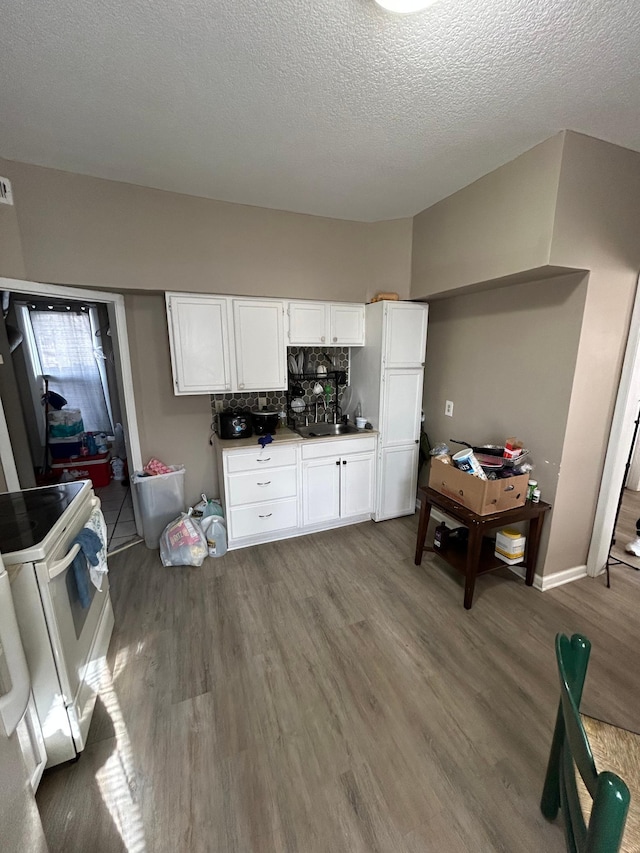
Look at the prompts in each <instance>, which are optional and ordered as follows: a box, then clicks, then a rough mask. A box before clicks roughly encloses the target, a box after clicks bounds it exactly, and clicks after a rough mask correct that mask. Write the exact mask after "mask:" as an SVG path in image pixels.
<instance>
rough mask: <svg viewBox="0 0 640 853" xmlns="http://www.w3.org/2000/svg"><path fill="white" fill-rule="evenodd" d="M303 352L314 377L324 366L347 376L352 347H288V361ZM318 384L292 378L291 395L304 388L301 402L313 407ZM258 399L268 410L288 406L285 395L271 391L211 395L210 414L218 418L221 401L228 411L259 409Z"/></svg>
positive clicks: (341, 388)
mask: <svg viewBox="0 0 640 853" xmlns="http://www.w3.org/2000/svg"><path fill="white" fill-rule="evenodd" d="M300 350H304V351H305V353H306V356H307V363H308V368H309V372H310V373H314V372H315V371H316V369H317V367H318V366H319V365H321V364H324V365H325V366H326V368H327V370H331V369H333V370H344V371H345V372H346V373H347V376H348V371H349V347H330V348H328V349H327V348H326V347H325V348H323V347H287V361H288V357H289V356H290V355H293V356H294V357H296V356H297V355H298V354H299V352H300ZM324 352H327V353H328V354H329V355H330V356H331V357H332V358H333V363H334V366H333V368H331V367H330V365H329V362H328V360H327V358H326V357H325V356H324V355H323V353H324ZM321 381H322V380H321ZM315 382H316V379H315V378H312V379H298V378H297V377H295V376H291V375H289V391H290V392H291V390H292V389H293V387H294V386H296V385H298V386H301V387H302V390H303V394H302V395H301V396H302V399H303V400H304V402H305V403H306V404H307V405H308V406H311V405H312V404H313V403H314V402H315V400H316V398H315V396H314V394H313V393H312V389H313V386H314V384H315ZM343 390H344V386H341V387H340V396H341V395H342V391H343ZM258 397H266V400H267V407H268V408H273V409H282V408H285V407H286V406H287V402H288V397H287V393H286V391H269V390H268V389H265V390H264V391H259V392H254V393H252V394H250V395H245V396H240V395H239V394H212V395H211V411H212V413H213V414H215V411H216V401H218V400H221V401H222V403H223V406H224V408H225V409H227V408H232V409H257V408H258ZM290 397H291V394H289V398H290ZM289 414H291V413H289Z"/></svg>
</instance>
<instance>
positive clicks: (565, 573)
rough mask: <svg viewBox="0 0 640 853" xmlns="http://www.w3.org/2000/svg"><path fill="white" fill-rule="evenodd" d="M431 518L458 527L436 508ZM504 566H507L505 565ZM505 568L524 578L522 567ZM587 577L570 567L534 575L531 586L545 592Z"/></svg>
mask: <svg viewBox="0 0 640 853" xmlns="http://www.w3.org/2000/svg"><path fill="white" fill-rule="evenodd" d="M431 518H432V519H433V520H434V521H437V522H438V523H441V522H443V521H444V522H449V523H450V524H451V523H453V524H455V525H456V526H459V523H458V522H456V521H455V520H454V519H452V518H451V517H450V516H448V515H445V514H444V513H443V512H441V511H440V510H439V509H437V508H436V507H432V509H431ZM505 565H507V564H506V563H505ZM507 568H509V569H511V571H512V572H513V573H514V574H516V575H518V577H520V578H524V566H507ZM586 577H587V567H586V565H585V566H572V567H571V568H570V569H562V571H560V572H552V573H551V574H549V575H538V574H536V575H534V576H533V586H534V588H535V589H538V590H540V592H546V591H547V590H548V589H555V587H557V586H562V584H565V583H571V581H577V580H579V578H586Z"/></svg>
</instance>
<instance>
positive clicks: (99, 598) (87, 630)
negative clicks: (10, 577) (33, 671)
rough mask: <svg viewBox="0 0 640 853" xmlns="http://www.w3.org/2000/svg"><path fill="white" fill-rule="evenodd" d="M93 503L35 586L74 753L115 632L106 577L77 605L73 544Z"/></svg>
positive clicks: (39, 567) (40, 570)
mask: <svg viewBox="0 0 640 853" xmlns="http://www.w3.org/2000/svg"><path fill="white" fill-rule="evenodd" d="M99 506H100V501H99V499H98V498H96V497H95V496H94V497H91V499H90V500H88V501H86V506H85V507H84V508H83V510H82V511H80V512H78V513H77V514H76V517H75V518H74V519H73V521H72V522H71V523H70V524H69V525H68V527H67V528H66V530H65V531H64V533H63V534H62V536H61V537H60V540H59V541H58V542H57V543H56V545H55V547H54V548H53V549H52V551H51V554H50V555H49V556H48V558H47V559H46V561H44V562H42V563H36V566H35V568H36V573H37V577H38V585H39V587H40V594H41V597H42V604H43V609H44V614H45V619H46V622H47V628H48V631H49V637H50V639H51V647H52V650H53V655H54V659H55V663H56V668H57V670H58V677H59V679H60V687H61V689H62V694H63V698H64V702H65V705H66V708H67V713H68V715H69V722H70V725H71V732H72V735H73V740H74V743H75V747H76V749H77V750H78V752H80V751H81V750H82V749H84V747H85V744H86V739H87V733H88V731H89V724H90V722H91V715H92V713H93V708H94V705H95V701H96V695H97V692H98V687H99V683H100V678H101V675H102V671H103V668H104V666H105V665H106V654H107V649H108V647H109V640H110V638H111V631H112V629H113V611H112V609H111V601H110V598H109V576H108V575H104V576H103V578H102V589H101V590H100V591H98V590H97V589H96V588H95V586H94V585H93V584H92V583H91V582H90V583H89V595H90V598H91V601H90V603H89V604H88V606H86V607H83V606H82V604H81V603H80V598H79V595H78V588H77V586H76V581H75V575H74V571H73V568H72V563H73V560H74V558H75V556H76V555H77V553H78V551H79V546H78V545H72V542H73V539H74V538H75V536H77V534H78V533H79V532H80V530H81V529H82V528H83V527H84V525H85V524H86V522H87V520H88V518H89V515H90V513H91V510H92V509H93V508H94V507H99Z"/></svg>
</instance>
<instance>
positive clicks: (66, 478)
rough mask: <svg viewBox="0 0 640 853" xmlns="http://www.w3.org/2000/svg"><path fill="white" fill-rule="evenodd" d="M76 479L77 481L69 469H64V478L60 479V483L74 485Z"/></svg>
mask: <svg viewBox="0 0 640 853" xmlns="http://www.w3.org/2000/svg"><path fill="white" fill-rule="evenodd" d="M74 479H75V477H74V476H73V475H72V474H70V473H69V469H68V468H64V469H63V471H62V477H60V482H61V483H72V482H73V481H74Z"/></svg>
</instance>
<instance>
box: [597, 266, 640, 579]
mask: <svg viewBox="0 0 640 853" xmlns="http://www.w3.org/2000/svg"><path fill="white" fill-rule="evenodd" d="M639 281H640V279H639ZM639 412H640V286H638V285H636V294H635V302H634V306H633V312H632V315H631V323H630V325H629V335H628V338H627V346H626V350H625V356H624V362H623V366H622V373H621V377H620V385H619V387H618V395H617V399H616V405H615V409H614V413H613V420H612V424H611V432H610V434H609V443H608V446H607V453H606V457H605V464H604V470H603V474H602V482H601V485H600V493H599V496H598V504H597V507H596V516H595V520H594V526H593V536H592V539H591V544H590V547H589V555H588V558H587V573H588V574H589V575H590V576H592V577H595V576H597V575H599V574H601V573H602V572H604V571H606V570H607V569H610V568H612V567H613V566H615V565H619V564H621V563H622V564H624V565H623V568H624V570H625V571H629V570H633V569H635V568H636V567H638V568H640V559H637V558H635V555H633V554H632V553H629V552H627V551H626V546H627V544H628V543H629V542H631V541H632V540H633V539H634V538H635V522H636V520H637V519H639V518H640V492H639V491H636V489H637V488H638V486H640V450H638V447H637V445H638V444H639V443H640V442H639V441H638V439H637V435H638V423H639V418H640V414H639ZM636 513H637V514H636ZM616 561H618V562H616ZM636 563H637V566H636ZM639 580H640V574H639Z"/></svg>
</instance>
